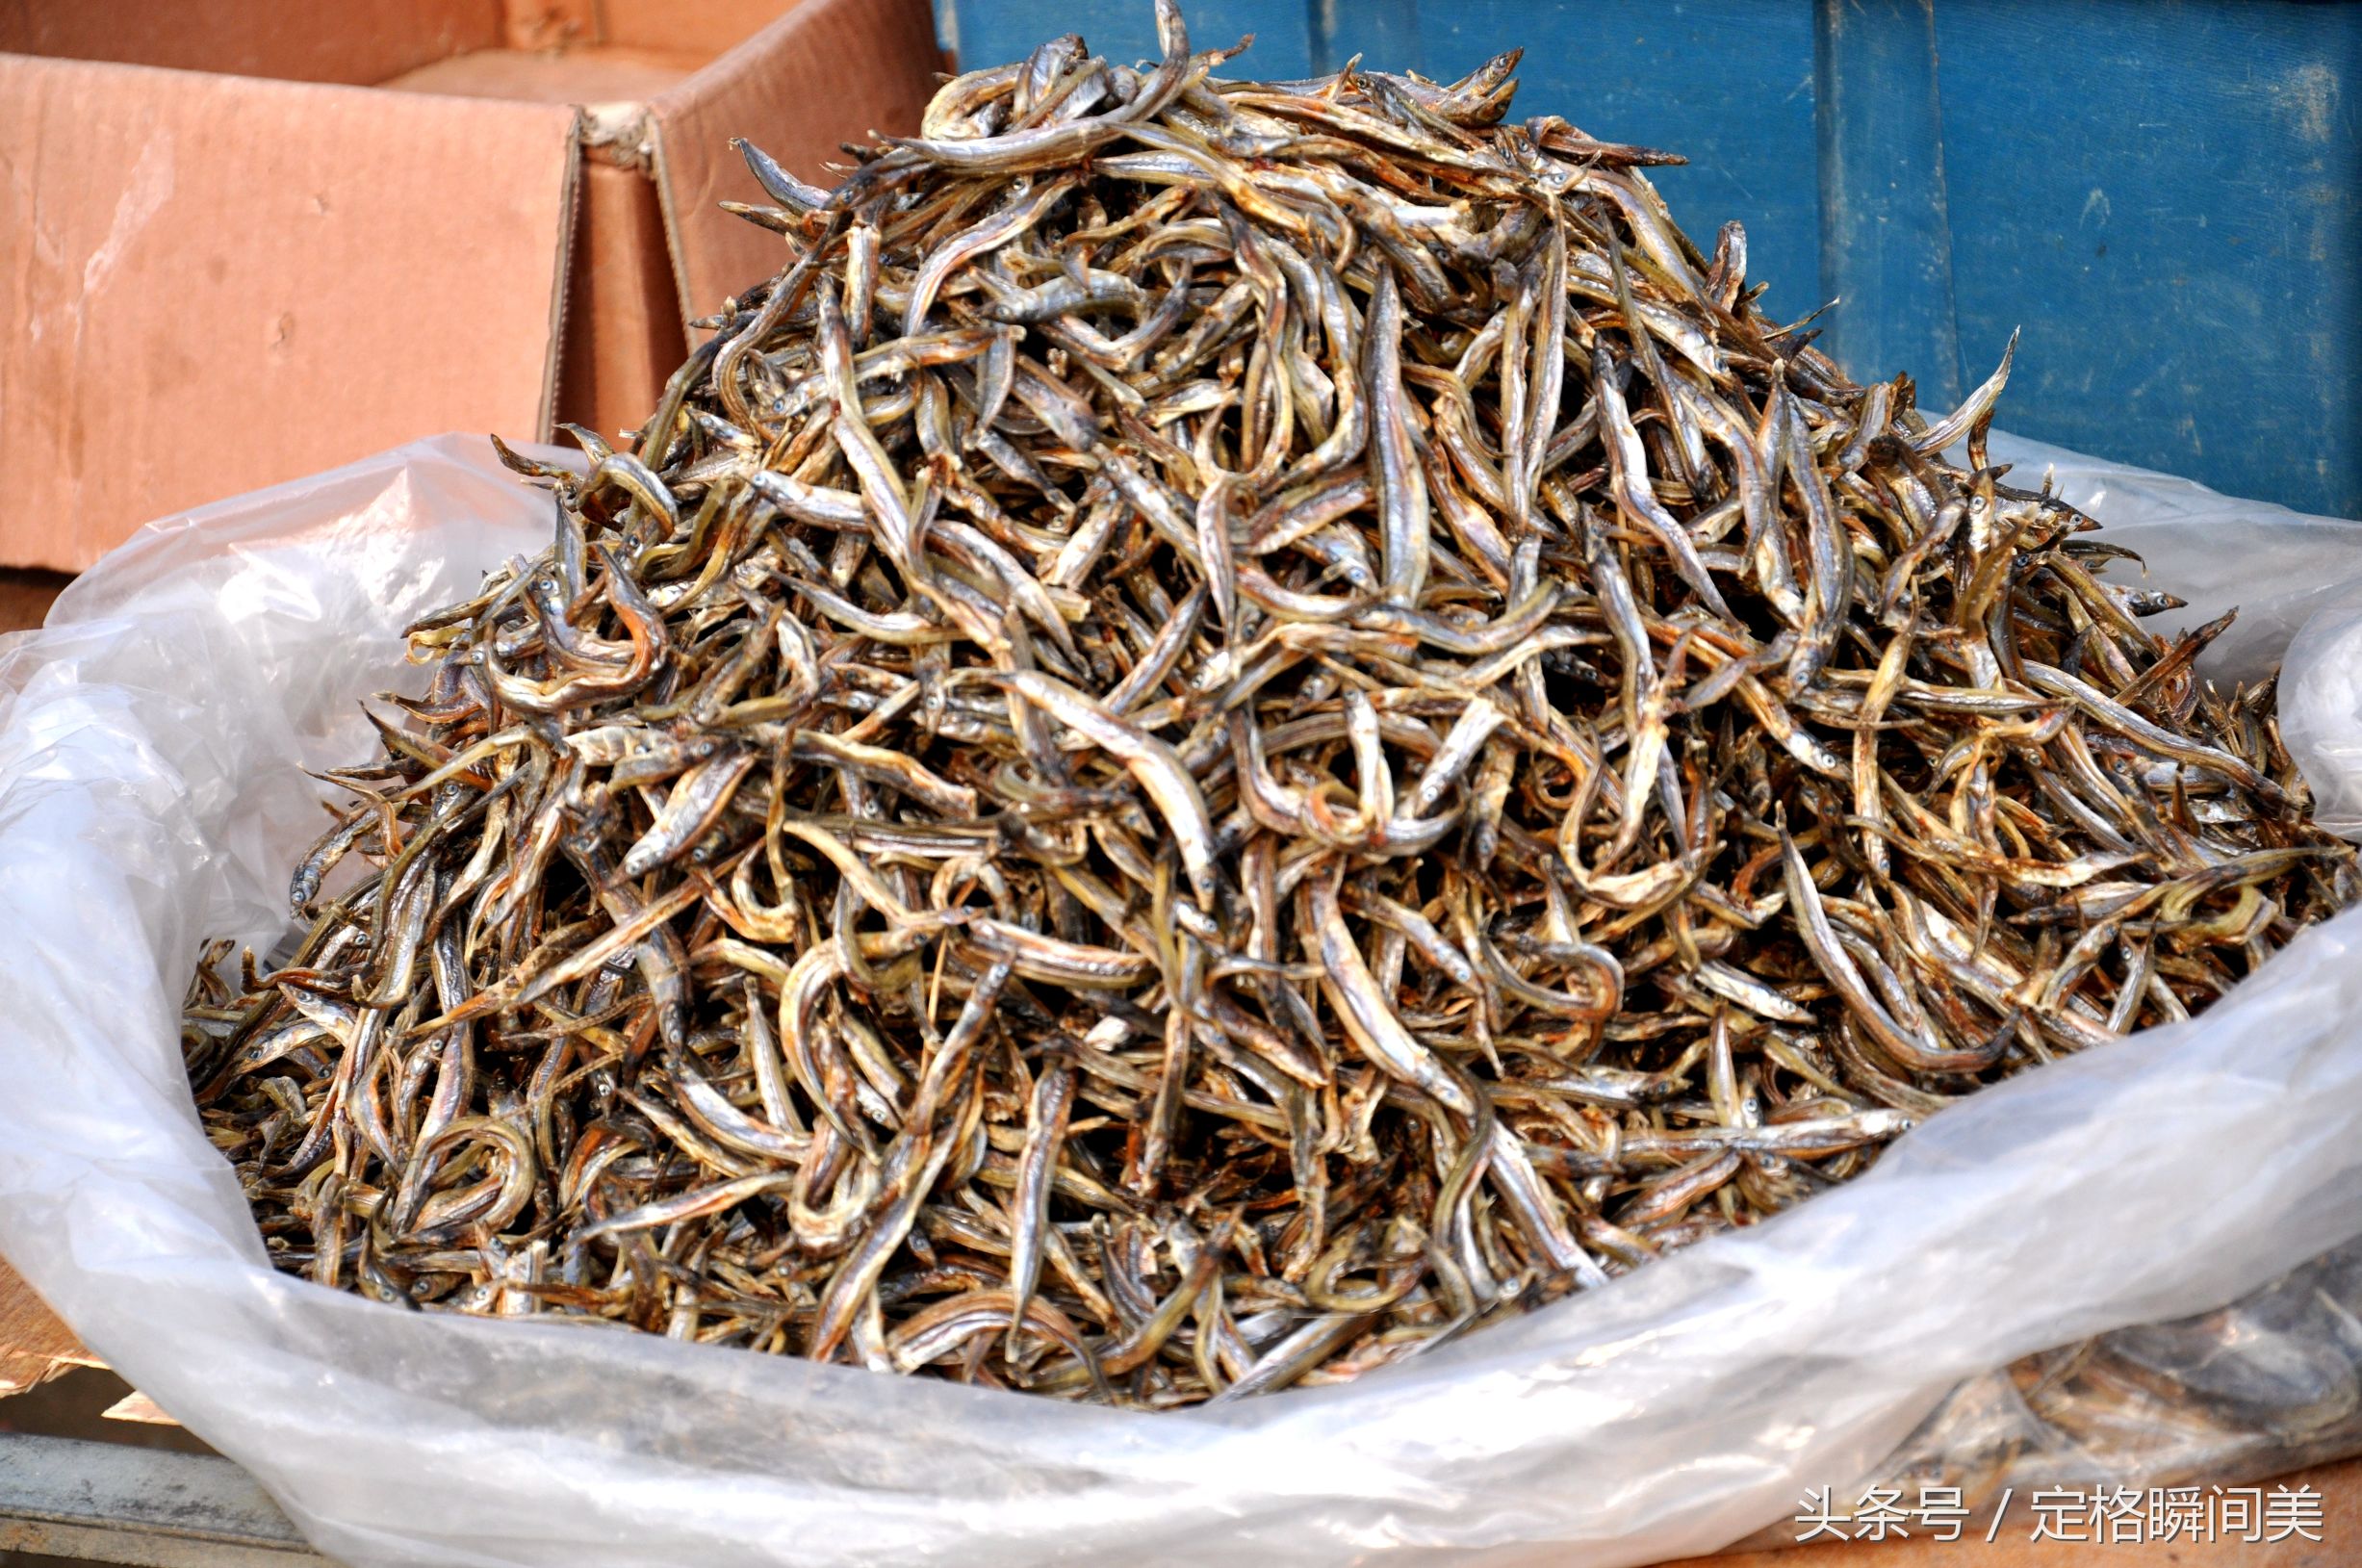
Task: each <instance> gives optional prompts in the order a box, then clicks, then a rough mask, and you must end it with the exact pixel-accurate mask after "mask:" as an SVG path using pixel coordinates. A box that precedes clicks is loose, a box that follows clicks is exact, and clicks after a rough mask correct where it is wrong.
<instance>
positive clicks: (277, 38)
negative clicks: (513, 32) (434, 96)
mask: <svg viewBox="0 0 2362 1568" xmlns="http://www.w3.org/2000/svg"><path fill="white" fill-rule="evenodd" d="M331 17H332V18H333V23H332V25H329V23H330V18H331ZM503 31H504V29H503V19H502V15H501V6H500V3H499V0H338V3H337V5H336V7H335V8H334V10H333V12H332V13H328V14H325V15H321V16H297V15H295V14H294V13H292V8H288V7H285V6H283V5H256V4H254V3H253V0H179V3H177V4H175V5H172V6H170V7H168V8H167V7H161V6H158V5H157V4H156V0H70V3H68V4H47V3H44V0H15V3H14V4H7V3H0V51H6V52H8V53H11V54H23V55H56V56H61V57H64V58H66V59H72V60H113V61H116V62H119V63H121V64H128V65H167V66H170V67H173V68H175V69H179V70H200V71H220V72H223V73H225V74H229V75H237V76H273V77H282V78H285V79H286V80H289V81H295V82H348V83H352V84H355V85H358V84H361V83H364V82H377V81H382V80H384V79H385V78H386V77H389V76H394V75H398V74H399V73H400V72H402V71H406V70H411V69H414V68H416V67H417V66H420V65H423V64H426V63H427V62H428V61H430V60H441V59H443V58H444V57H445V56H447V55H455V54H462V53H465V52H466V51H468V50H470V49H486V48H491V47H493V46H494V45H496V44H498V43H500V42H501V39H502V35H503Z"/></svg>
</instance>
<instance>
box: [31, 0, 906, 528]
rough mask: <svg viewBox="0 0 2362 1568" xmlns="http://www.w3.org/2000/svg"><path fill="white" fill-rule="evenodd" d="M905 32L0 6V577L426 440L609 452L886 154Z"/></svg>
mask: <svg viewBox="0 0 2362 1568" xmlns="http://www.w3.org/2000/svg"><path fill="white" fill-rule="evenodd" d="M941 64H942V62H941V57H940V56H939V54H938V53H937V48H936V42H935V34H934V29H933V25H932V21H931V18H930V15H929V12H928V7H927V4H926V0H695V3H690V4H665V3H663V0H347V4H345V5H342V6H338V7H321V8H317V9H314V8H305V13H304V14H303V15H302V17H301V19H300V20H298V19H297V18H296V16H295V14H291V13H290V12H289V10H288V9H287V8H285V7H282V6H280V5H276V4H272V3H270V0H190V3H188V4H185V5H179V6H169V7H167V6H161V5H157V4H155V3H154V0H20V3H18V4H14V5H0V169H5V171H6V172H5V177H0V288H5V290H6V292H7V296H8V321H9V325H8V332H7V336H6V339H5V340H4V341H0V565H13V566H46V567H58V568H64V569H66V570H77V569H79V568H82V567H85V566H88V565H89V564H90V562H91V561H93V560H95V559H96V558H97V557H98V556H99V555H100V554H101V553H104V552H105V551H106V550H107V549H109V548H110V547H111V546H113V545H115V544H116V543H117V542H118V541H120V540H121V539H122V538H123V536H124V535H125V534H127V533H129V532H130V531H131V530H132V529H133V528H135V527H138V526H139V525H141V523H144V522H146V521H148V520H149V519H151V518H156V517H161V516H164V515H167V514H168V513H171V512H173V511H176V510H179V509H181V508H184V507H187V506H191V505H194V504H197V503H199V502H202V501H211V500H214V499H216V498H218V497H221V496H227V495H233V494H236V493H237V492H240V491H243V490H250V489H253V488H255V487H256V486H259V485H266V484H271V483H275V482H277V481H279V480H283V479H289V478H293V477H295V476H300V475H303V474H308V473H312V472H314V471H316V470H319V469H323V468H328V467H331V466H333V465H335V464H338V463H343V462H347V461H349V460H351V459H353V458H355V457H359V456H362V455H364V454H366V453H368V452H371V451H374V450H379V449H381V448H385V447H390V446H393V445H395V444H396V443H398V442H401V441H406V440H409V439H411V438H413V437H415V436H419V435H424V434H427V433H430V432H433V431H438V430H448V429H460V430H485V431H496V430H497V431H500V432H501V433H502V434H504V435H518V436H536V437H538V436H546V435H547V434H548V433H549V431H550V430H551V428H552V424H554V423H555V422H557V421H560V420H574V421H577V422H578V423H581V424H588V425H591V426H593V427H594V428H597V429H601V430H604V431H607V432H609V433H610V434H612V433H613V432H614V431H616V430H618V429H621V428H626V427H629V425H631V424H636V423H637V422H638V421H639V420H640V419H642V418H644V417H646V415H647V414H648V413H649V412H650V410H651V409H652V408H653V407H654V406H655V400H656V398H657V396H658V394H659V392H660V390H661V388H662V386H663V382H664V378H665V377H666V376H667V375H668V374H669V373H671V372H672V370H673V368H674V367H675V366H676V365H677V364H679V363H680V360H681V358H682V357H683V355H684V354H685V352H686V347H687V344H688V341H689V336H688V330H687V326H686V323H687V321H690V320H692V319H694V318H696V317H698V316H702V315H704V314H706V313H707V312H710V311H712V310H714V309H716V308H717V307H718V306H719V305H720V303H721V301H722V300H723V299H724V298H725V297H726V296H730V295H731V294H732V293H733V292H735V291H737V290H739V289H743V288H745V287H747V286H748V285H749V284H751V283H754V282H756V281H758V280H759V279H761V278H763V277H767V276H768V275H770V274H771V273H772V272H773V271H775V270H777V269H778V267H779V266H780V264H781V261H782V259H783V241H782V240H781V239H780V238H779V237H778V236H777V235H774V234H770V233H767V232H765V231H763V230H761V229H758V228H757V227H755V226H754V225H752V224H750V223H746V222H744V221H742V220H741V219H738V218H732V217H731V216H730V215H729V214H727V213H724V212H722V211H720V210H719V209H718V207H717V206H716V205H715V204H716V203H717V202H719V201H721V200H723V199H725V198H732V199H739V200H749V201H759V200H761V199H762V196H761V193H760V191H759V189H758V188H757V186H756V184H755V182H754V180H753V178H752V177H751V176H750V175H748V174H747V172H746V170H745V167H744V165H743V164H742V163H741V161H740V159H739V157H738V155H737V154H736V152H734V151H733V150H732V147H731V145H730V139H731V138H732V137H733V136H742V137H745V138H746V139H747V140H749V141H754V142H755V143H756V144H757V145H758V146H761V147H763V148H764V149H765V150H767V151H769V152H770V153H772V155H773V156H775V157H777V158H778V159H779V160H780V161H781V162H782V163H783V164H784V165H786V166H787V167H789V168H790V169H793V170H795V171H796V172H797V173H798V174H800V175H802V176H803V177H805V178H807V179H813V180H817V181H822V182H823V183H826V181H825V177H824V170H823V168H822V165H823V164H824V163H826V162H829V161H831V160H834V159H839V158H840V157H841V155H840V154H839V153H838V151H837V148H838V144H839V143H840V142H843V141H850V140H856V139H859V138H861V137H863V136H865V135H867V134H868V133H870V132H872V131H877V132H881V133H888V134H891V133H898V132H908V131H911V130H912V129H914V128H915V127H916V125H917V123H918V116H919V112H920V110H921V109H922V108H923V107H924V106H925V103H926V100H927V97H928V95H929V94H930V93H931V92H933V91H934V90H935V87H936V84H937V71H938V70H939V69H940V68H941Z"/></svg>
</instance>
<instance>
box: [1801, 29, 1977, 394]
mask: <svg viewBox="0 0 2362 1568" xmlns="http://www.w3.org/2000/svg"><path fill="white" fill-rule="evenodd" d="M1935 9H1936V8H1935V6H1934V4H1933V0H1818V3H1817V4H1816V5H1815V6H1814V7H1813V71H1812V80H1813V88H1814V94H1815V97H1814V102H1813V119H1814V122H1815V124H1816V125H1817V127H1818V129H1819V133H1820V134H1819V139H1818V141H1819V149H1820V238H1821V293H1822V295H1823V296H1825V297H1827V298H1830V299H1833V300H1836V302H1837V303H1836V308H1835V309H1833V310H1832V311H1831V312H1830V313H1829V315H1828V316H1827V317H1826V318H1825V319H1824V320H1825V321H1827V323H1828V328H1827V331H1826V333H1825V335H1824V336H1823V337H1822V339H1821V349H1822V351H1823V352H1825V353H1828V354H1830V355H1833V356H1834V357H1835V358H1836V360H1837V361H1838V363H1840V364H1842V365H1845V366H1846V367H1848V368H1849V369H1851V370H1852V371H1853V373H1855V374H1856V375H1857V376H1859V377H1861V378H1864V379H1869V378H1873V377H1874V378H1877V379H1880V380H1884V379H1886V378H1887V377H1889V376H1891V375H1893V374H1894V373H1896V372H1898V371H1909V372H1911V373H1912V376H1913V379H1914V380H1915V381H1916V382H1917V383H1918V387H1919V400H1920V402H1921V403H1922V404H1925V405H1927V406H1930V407H1936V406H1941V407H1946V408H1948V407H1951V406H1953V405H1954V404H1956V403H1958V402H1959V401H1960V397H1961V387H1962V377H1961V366H1960V340H1959V334H1958V332H1957V330H1956V328H1955V325H1954V321H1953V313H1952V239H1951V221H1950V212H1949V206H1948V203H1947V201H1946V199H1945V193H1944V175H1943V115H1942V108H1941V100H1940V95H1939V94H1938V91H1937V87H1936V15H1935Z"/></svg>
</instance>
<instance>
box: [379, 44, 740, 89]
mask: <svg viewBox="0 0 2362 1568" xmlns="http://www.w3.org/2000/svg"><path fill="white" fill-rule="evenodd" d="M705 63H706V56H704V55H702V54H693V53H688V52H685V51H679V50H668V49H633V48H615V47H611V46H609V45H606V44H583V45H579V46H578V47H575V48H570V49H566V50H563V51H551V50H528V49H478V50H475V52H474V53H471V54H464V55H453V56H451V58H450V59H449V60H438V61H435V62H433V63H432V64H425V65H421V66H420V67H418V69H416V70H409V71H404V72H402V73H401V74H400V75H399V76H390V77H388V78H386V80H384V81H383V82H380V83H378V84H377V85H378V86H379V87H382V88H389V89H392V90H395V91H398V92H448V93H450V94H451V95H452V96H454V97H460V98H512V99H518V100H521V101H523V102H526V103H573V104H598V103H623V102H637V101H644V100H646V99H649V98H653V97H655V95H656V94H657V93H659V92H663V91H665V90H668V89H671V88H676V87H679V86H680V84H681V83H682V82H685V81H687V80H688V79H689V77H690V75H691V74H692V73H694V72H695V71H696V70H697V68H698V67H699V66H700V65H703V64H705Z"/></svg>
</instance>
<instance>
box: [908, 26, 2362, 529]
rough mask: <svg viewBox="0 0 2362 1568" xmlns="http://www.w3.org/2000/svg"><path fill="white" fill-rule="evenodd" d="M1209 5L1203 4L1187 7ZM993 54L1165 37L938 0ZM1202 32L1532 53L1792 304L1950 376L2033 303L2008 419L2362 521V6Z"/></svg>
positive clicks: (960, 44) (1956, 381) (1124, 44)
mask: <svg viewBox="0 0 2362 1568" xmlns="http://www.w3.org/2000/svg"><path fill="white" fill-rule="evenodd" d="M1185 3H1186V0H1185ZM938 6H939V9H940V13H941V14H942V16H943V17H944V23H945V25H944V28H943V32H944V38H945V41H946V43H948V44H954V45H955V46H956V48H957V49H958V52H959V54H960V56H961V58H962V59H963V61H965V62H967V63H970V64H988V63H991V62H994V61H999V60H1010V59H1015V58H1018V57H1020V56H1022V55H1023V54H1024V53H1025V52H1026V51H1027V50H1028V49H1030V48H1031V47H1032V46H1033V45H1034V44H1035V43H1037V42H1039V41H1040V39H1043V38H1046V37H1049V36H1051V35H1052V34H1055V33H1059V32H1063V31H1066V30H1069V29H1073V30H1080V31H1081V32H1082V33H1083V34H1084V35H1085V37H1086V38H1088V39H1090V40H1091V45H1092V46H1093V47H1094V48H1096V49H1098V50H1099V51H1101V52H1102V53H1104V54H1107V55H1109V56H1111V57H1113V58H1116V59H1119V60H1127V61H1128V60H1132V59H1140V58H1146V57H1149V56H1152V55H1153V54H1154V53H1155V39H1154V32H1153V18H1152V12H1151V9H1150V5H1149V0H1061V3H1059V4H1055V5H1053V4H1050V3H1049V0H938ZM1189 15H1190V20H1191V26H1192V30H1193V33H1194V35H1195V36H1196V37H1197V39H1199V40H1200V41H1201V42H1205V41H1215V40H1219V41H1222V42H1228V41H1230V40H1231V39H1235V38H1236V37H1237V36H1238V35H1239V34H1240V33H1243V32H1248V31H1252V32H1254V33H1255V34H1256V35H1257V36H1258V37H1257V42H1256V46H1255V48H1254V50H1253V52H1252V53H1251V54H1250V55H1249V56H1248V57H1247V58H1246V59H1245V61H1243V62H1241V63H1240V64H1239V65H1237V66H1235V67H1233V69H1235V70H1238V71H1240V72H1242V73H1245V74H1252V75H1259V76H1266V77H1276V76H1294V75H1299V74H1304V73H1306V72H1308V71H1311V70H1316V69H1317V70H1329V69H1334V68H1335V67H1336V66H1337V65H1338V64H1342V63H1343V62H1344V61H1345V60H1346V59H1347V58H1348V57H1349V56H1351V55H1353V54H1354V53H1357V52H1358V53H1361V54H1362V55H1363V56H1364V58H1365V59H1366V61H1367V62H1368V63H1369V64H1372V65H1374V66H1385V67H1403V66H1407V67H1410V68H1413V69H1416V70H1419V71H1422V72H1424V73H1425V74H1426V75H1428V76H1432V77H1437V78H1450V77H1452V76H1455V75H1458V74H1460V73H1462V72H1464V71H1466V70H1468V69H1470V68H1472V67H1473V66H1475V65H1476V64H1478V63H1480V62H1481V61H1483V60H1484V59H1485V58H1486V57H1488V56H1490V55H1492V54H1494V53H1495V52H1497V51H1498V50H1501V49H1502V48H1506V47H1509V46H1510V45H1512V44H1523V45H1525V46H1526V49H1527V54H1526V60H1525V64H1524V65H1523V67H1522V68H1521V71H1520V76H1521V78H1522V80H1523V87H1522V88H1521V90H1520V91H1519V94H1518V110H1517V112H1518V113H1521V114H1526V115H1531V114H1540V113H1546V112H1547V113H1554V114H1560V115H1564V116H1566V117H1567V118H1569V119H1571V120H1573V121H1574V122H1575V123H1576V124H1578V125H1580V126H1581V127H1583V128H1584V129H1585V130H1587V131H1589V132H1591V133H1593V134H1594V135H1597V136H1603V137H1611V138H1615V139H1619V140H1626V141H1643V142H1649V143H1653V144H1656V145H1658V146H1664V147H1669V148H1672V149H1673V150H1675V151H1678V152H1682V153H1685V154H1687V155H1688V157H1689V158H1690V160H1691V162H1690V165H1689V167H1685V168H1676V169H1665V170H1661V171H1659V173H1658V175H1657V177H1656V183H1657V186H1658V189H1659V190H1661V191H1662V192H1663V193H1664V194H1665V197H1666V199H1667V201H1668V203H1669V204H1670V205H1671V206H1672V208H1673V211H1674V214H1675V216H1676V217H1677V218H1680V219H1681V221H1682V226H1683V227H1684V228H1686V229H1688V230H1689V231H1690V233H1691V234H1692V235H1693V236H1694V237H1696V239H1697V240H1698V241H1699V243H1700V244H1701V245H1706V246H1710V245H1711V244H1712V242H1713V235H1714V231H1715V229H1716V228H1717V227H1718V226H1719V225H1720V224H1721V223H1722V221H1723V220H1724V219H1726V218H1739V219H1740V220H1741V221H1742V222H1744V223H1745V224H1746V226H1747V232H1748V237H1749V241H1750V244H1751V249H1752V258H1751V261H1752V265H1751V268H1750V271H1751V273H1752V274H1753V276H1755V277H1756V278H1758V279H1766V280H1769V282H1770V284H1771V288H1770V292H1769V294H1768V295H1767V296H1766V308H1768V309H1769V310H1771V311H1772V312H1773V313H1775V314H1776V315H1779V316H1782V317H1788V318H1793V317H1796V316H1800V315H1802V314H1804V313H1805V312H1806V311H1809V310H1810V309H1812V308H1813V307H1814V306H1816V305H1818V304H1820V303H1821V302H1822V301H1823V300H1825V299H1827V298H1829V297H1831V296H1842V300H1843V302H1842V304H1841V305H1840V306H1839V308H1838V309H1837V310H1836V312H1833V313H1832V315H1831V316H1829V317H1826V318H1824V321H1825V322H1826V323H1827V328H1828V335H1827V337H1826V338H1825V340H1824V342H1825V345H1826V346H1827V347H1830V348H1831V349H1832V350H1833V351H1834V352H1836V354H1837V355H1838V356H1839V357H1840V358H1841V359H1842V360H1843V361H1844V362H1845V363H1847V364H1849V365H1851V366H1853V367H1854V368H1856V369H1857V370H1858V371H1860V372H1861V373H1863V374H1865V375H1867V374H1880V375H1884V374H1891V373H1894V372H1896V371H1898V370H1909V371H1911V372H1912V373H1913V375H1914V376H1916V377H1917V379H1918V381H1919V383H1920V385H1921V387H1922V389H1923V394H1922V400H1923V402H1925V403H1927V404H1930V405H1933V404H1937V403H1940V402H1943V401H1944V400H1946V399H1947V398H1950V397H1951V396H1953V395H1954V394H1955V392H1956V391H1957V389H1958V388H1959V387H1960V386H1962V385H1963V384H1964V383H1965V384H1973V383H1974V382H1976V381H1978V380H1980V379H1982V378H1983V377H1984V375H1985V374H1986V373H1987V372H1988V371H1989V370H1990V368H1991V366H1992V363H1993V361H1994V359H1995V357H1996V356H1998V354H1999V353H2000V351H2001V346H2002V344H2003V343H2004V342H2006V341H2007V339H2008V337H2009V334H2010V330H2011V328H2012V327H2014V326H2018V325H2023V326H2024V327H2025V328H2026V338H2025V341H2024V343H2023V345H2022V346H2021V347H2020V351H2019V357H2018V362H2017V369H2016V373H2015V375H2014V377H2013V379H2012V381H2011V385H2010V391H2009V395H2008V398H2006V399H2005V401H2004V404H2003V408H2002V415H2001V423H2002V424H2003V425H2004V426H2005V427H2006V428H2009V429H2014V430H2017V431H2019V432H2021V433H2023V434H2026V435H2032V436H2038V437H2041V438H2042V439H2045V440H2050V441H2056V442H2060V443H2062V444H2065V445H2067V446H2072V447H2079V448H2082V449H2083V450H2089V451H2092V452H2096V453H2100V454H2102V455H2105V456H2110V457H2117V458H2121V459H2124V460H2127V461H2131V462H2138V463H2144V464H2147V465H2150V466H2153V467H2157V468H2163V469H2168V470H2171V471H2173V472H2176V473H2183V474H2188V475H2191V476H2194V477H2196V478H2199V479H2203V480H2205V481H2206V482H2207V483H2210V484H2213V485H2216V486H2218V487H2220V488H2222V489H2225V490H2229V491H2233V492H2235V493H2238V494H2243V495H2249V496H2256V497H2261V498H2264V499H2267V500H2272V501H2284V502H2286V503H2288V504H2290V505H2293V506H2298V507H2302V508H2305V509H2307V510H2312V511H2330V512H2340V513H2344V514H2347V515H2357V514H2362V136H2358V135H2357V128H2356V121H2357V116H2358V115H2362V107H2357V98H2358V97H2362V3H2358V0H2326V3H2305V0H1456V3H1442V0H1198V3H1194V4H1190V5H1189Z"/></svg>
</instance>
